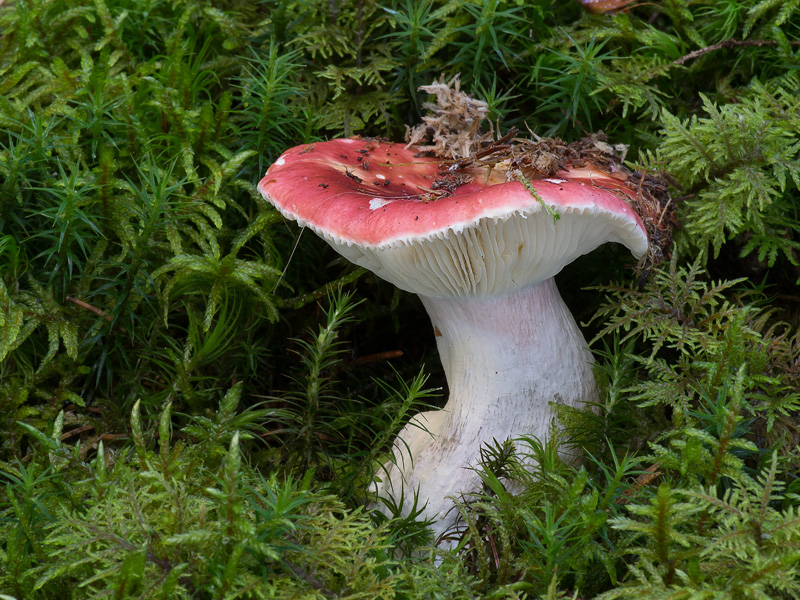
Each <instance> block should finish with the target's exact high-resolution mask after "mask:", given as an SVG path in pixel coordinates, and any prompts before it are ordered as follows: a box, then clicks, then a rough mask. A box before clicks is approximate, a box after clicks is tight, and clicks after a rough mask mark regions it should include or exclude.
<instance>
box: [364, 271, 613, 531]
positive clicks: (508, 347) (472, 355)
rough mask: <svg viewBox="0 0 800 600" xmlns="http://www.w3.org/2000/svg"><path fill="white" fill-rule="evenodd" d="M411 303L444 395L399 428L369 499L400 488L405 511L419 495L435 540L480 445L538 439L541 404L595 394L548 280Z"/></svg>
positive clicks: (544, 410) (468, 486) (469, 481)
mask: <svg viewBox="0 0 800 600" xmlns="http://www.w3.org/2000/svg"><path fill="white" fill-rule="evenodd" d="M420 298H421V299H422V302H423V304H424V305H425V308H426V309H427V311H428V314H429V315H430V318H431V323H432V325H433V327H434V332H435V334H436V336H437V337H436V342H437V345H438V348H439V355H440V357H441V361H442V364H443V366H444V371H445V375H446V377H447V383H448V386H449V388H450V398H449V400H448V402H447V405H446V406H445V407H444V409H443V410H438V411H429V412H425V413H422V414H420V415H418V416H417V417H416V418H415V421H412V423H409V424H408V425H407V426H406V427H405V428H404V429H403V430H402V431H401V433H400V435H399V439H398V440H397V441H396V443H395V454H396V462H395V464H394V465H387V470H388V477H387V474H383V475H382V477H383V481H382V482H381V483H380V484H379V485H378V493H379V494H380V495H382V496H393V497H394V498H395V500H396V501H399V500H400V497H401V491H404V493H405V498H406V504H405V505H406V507H409V506H410V504H411V503H410V502H408V499H409V498H411V497H412V496H413V492H414V491H415V490H418V492H419V505H420V506H421V505H422V504H425V503H426V502H427V508H426V509H425V512H424V516H425V517H427V518H436V523H435V525H434V531H435V532H436V534H437V535H438V534H440V533H442V532H444V531H445V530H446V529H447V528H449V527H450V526H451V525H452V524H453V523H454V522H455V519H456V516H457V515H456V514H455V513H456V511H455V510H451V508H452V507H453V503H452V501H451V500H449V499H448V496H457V495H459V494H460V493H463V492H472V491H475V490H476V489H477V486H478V477H477V476H476V474H475V473H474V472H472V471H471V470H469V468H468V467H469V466H470V465H472V466H475V465H476V464H477V462H478V459H479V456H480V455H479V451H480V448H481V445H482V444H485V443H487V442H492V440H493V439H496V440H497V441H503V440H505V439H507V438H509V437H512V438H513V437H516V436H519V435H529V436H535V437H537V438H539V439H540V440H542V441H544V440H546V439H547V438H548V436H549V434H550V431H551V427H552V423H553V417H554V411H553V409H552V407H551V406H550V403H559V404H566V405H569V406H580V405H583V404H585V403H586V402H591V401H595V400H597V399H598V392H597V386H596V383H595V381H594V377H593V376H592V369H591V365H592V356H591V354H590V352H589V351H588V349H587V348H586V341H585V340H584V337H583V335H582V334H581V332H580V330H579V329H578V326H577V325H576V323H575V320H574V319H573V317H572V315H571V314H570V312H569V309H568V308H567V306H566V305H565V304H564V301H563V300H562V299H561V296H560V295H559V293H558V289H557V288H556V285H555V281H554V280H553V279H552V278H550V279H547V280H545V281H543V282H542V283H539V284H537V285H534V286H531V287H528V288H525V289H523V290H521V291H518V292H516V293H514V294H512V295H509V296H502V297H499V298H489V299H457V298H431V297H426V296H420ZM409 454H410V456H409Z"/></svg>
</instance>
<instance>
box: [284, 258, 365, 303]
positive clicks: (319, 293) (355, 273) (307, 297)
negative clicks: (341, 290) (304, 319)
mask: <svg viewBox="0 0 800 600" xmlns="http://www.w3.org/2000/svg"><path fill="white" fill-rule="evenodd" d="M366 272H367V270H366V269H365V268H364V267H358V268H356V269H353V270H352V271H351V272H350V273H348V274H347V275H344V276H343V277H340V278H339V279H337V280H336V281H332V282H330V283H326V284H325V285H323V286H322V287H321V288H317V289H316V290H314V291H313V292H309V293H308V294H303V295H302V296H297V297H295V298H289V299H288V300H284V301H283V306H284V307H286V308H295V309H296V308H300V307H302V306H305V305H306V304H308V303H309V302H313V301H314V300H319V299H320V298H322V297H323V296H325V295H326V294H330V293H331V292H333V291H334V290H336V288H337V287H341V286H345V285H348V284H350V283H352V282H354V281H355V280H356V279H358V278H359V277H361V276H362V275H363V274H364V273H366Z"/></svg>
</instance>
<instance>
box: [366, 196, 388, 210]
mask: <svg viewBox="0 0 800 600" xmlns="http://www.w3.org/2000/svg"><path fill="white" fill-rule="evenodd" d="M387 204H391V202H390V201H389V200H384V199H383V198H373V199H372V200H370V201H369V207H370V208H371V209H372V210H378V209H379V208H383V207H384V206H386V205H387Z"/></svg>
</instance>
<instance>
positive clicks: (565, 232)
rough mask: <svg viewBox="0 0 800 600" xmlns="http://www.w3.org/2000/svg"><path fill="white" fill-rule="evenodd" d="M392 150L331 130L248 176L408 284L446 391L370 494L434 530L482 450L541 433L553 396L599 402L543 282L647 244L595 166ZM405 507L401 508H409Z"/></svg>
mask: <svg viewBox="0 0 800 600" xmlns="http://www.w3.org/2000/svg"><path fill="white" fill-rule="evenodd" d="M441 162H442V161H441V160H439V159H436V158H434V157H428V156H419V155H417V154H415V153H414V150H413V149H407V148H406V147H405V146H404V145H402V144H392V143H387V142H383V141H375V140H364V139H338V140H333V141H330V142H322V143H316V144H309V145H304V146H298V147H296V148H292V149H290V150H288V151H287V152H285V153H284V154H283V155H281V156H280V158H278V160H277V161H276V162H275V163H274V164H273V165H272V166H271V167H270V168H269V170H268V171H267V174H266V176H265V177H264V178H263V179H262V180H261V182H260V183H259V186H258V189H259V191H260V192H261V194H262V195H263V196H264V198H266V199H267V200H268V201H270V202H271V203H272V204H274V205H275V207H276V208H277V209H278V210H279V211H280V212H281V213H282V214H283V215H284V216H285V217H286V218H288V219H292V220H294V221H297V223H298V224H299V225H300V226H302V227H308V228H309V229H311V230H312V231H314V232H315V233H316V234H317V235H319V236H320V237H322V238H323V239H325V240H326V241H327V242H328V243H329V244H330V245H331V246H333V248H334V249H336V251H338V252H339V253H341V254H342V255H343V256H345V257H346V258H348V259H349V260H351V261H352V262H354V263H356V264H358V265H361V266H363V267H366V268H368V269H370V270H371V271H373V272H374V273H375V274H377V275H378V276H380V277H381V278H383V279H385V280H387V281H389V282H391V283H393V284H394V285H396V286H397V287H399V288H401V289H403V290H406V291H409V292H413V293H415V294H418V295H419V297H420V299H421V300H422V303H423V305H424V306H425V309H426V310H427V312H428V314H429V316H430V319H431V322H432V325H433V331H434V335H435V338H436V343H437V346H438V349H439V355H440V358H441V361H442V364H443V366H444V372H445V375H446V377H447V384H448V386H449V389H450V397H449V399H448V402H447V404H446V406H445V407H444V409H442V410H434V411H428V412H423V413H421V414H419V415H417V416H416V417H414V419H412V421H411V422H410V423H409V424H408V425H406V427H405V428H404V429H403V430H402V431H401V432H400V434H399V440H398V441H397V442H396V444H395V459H396V460H395V461H393V463H391V464H387V465H386V469H385V472H384V473H383V474H382V478H381V479H382V480H381V481H379V482H378V483H377V486H376V489H377V491H378V493H379V494H380V495H382V496H385V497H393V499H394V501H395V502H399V501H400V499H401V497H405V498H409V497H413V492H418V500H419V504H420V505H422V504H424V503H427V504H426V507H425V509H424V512H423V515H424V516H425V517H428V518H431V519H438V520H437V521H436V523H435V525H434V531H435V532H436V533H441V532H443V531H445V530H446V529H447V528H448V527H450V526H451V525H452V524H453V523H454V522H455V516H456V515H455V513H456V511H452V510H450V509H451V508H452V506H453V503H452V500H451V499H450V498H448V497H452V496H454V495H458V494H460V493H465V492H467V493H468V492H471V491H474V490H475V489H476V488H477V485H478V478H477V475H476V474H475V473H474V472H473V471H472V470H470V469H469V468H468V467H469V466H470V465H474V464H475V463H476V462H477V461H478V459H479V458H480V448H481V445H482V444H485V443H487V442H492V441H493V440H498V441H502V440H505V439H508V438H509V437H514V436H519V435H523V434H525V435H530V436H535V437H538V438H540V439H546V438H547V436H548V435H549V434H550V431H551V427H552V421H553V417H554V413H553V409H552V408H551V403H559V404H566V405H568V406H572V407H578V406H581V405H583V404H585V403H587V402H594V401H596V400H598V397H599V396H598V391H597V386H596V383H595V381H594V378H593V376H592V370H591V366H592V355H591V354H590V352H589V351H588V349H587V347H586V342H585V340H584V338H583V336H582V334H581V332H580V330H579V329H578V326H577V325H576V323H575V321H574V319H573V317H572V315H571V314H570V312H569V310H568V308H567V307H566V305H565V304H564V302H563V300H562V299H561V297H560V295H559V293H558V290H557V289H556V285H555V282H554V280H553V276H554V275H556V274H557V273H558V272H559V271H560V270H561V269H562V268H563V267H564V266H565V265H567V264H569V263H570V262H571V261H573V260H574V259H575V258H577V257H578V256H581V255H583V254H586V253H587V252H590V251H591V250H593V249H594V248H596V247H597V246H599V245H600V244H603V243H605V242H609V241H611V242H619V243H621V244H624V245H625V246H627V247H628V249H629V250H630V251H631V252H632V253H633V255H634V256H636V257H640V256H641V255H643V254H644V253H645V252H646V251H647V247H648V238H647V233H646V231H645V228H644V225H643V224H642V221H641V220H640V219H639V217H638V216H637V215H636V213H635V212H634V211H633V210H632V209H631V207H630V206H629V202H630V201H631V200H632V199H633V198H634V197H635V193H634V192H633V191H631V190H630V189H629V188H628V187H627V186H626V185H625V183H624V182H623V181H620V180H619V179H617V178H615V177H614V176H612V175H610V174H608V173H603V172H600V171H598V170H596V169H594V168H592V167H583V168H577V169H570V170H567V171H559V172H558V173H557V174H556V176H554V177H551V178H546V179H537V180H533V181H527V180H525V181H524V183H521V182H519V181H507V180H506V175H505V173H504V172H503V170H502V169H494V170H492V171H491V172H489V173H486V172H485V171H484V170H478V169H474V170H472V171H470V170H468V169H465V170H461V171H459V172H457V173H456V174H450V172H449V171H447V170H446V169H444V170H442V169H441V168H440V165H441ZM409 508H410V507H409V506H406V507H405V509H406V511H407V510H408V509H409Z"/></svg>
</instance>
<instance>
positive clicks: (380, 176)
mask: <svg viewBox="0 0 800 600" xmlns="http://www.w3.org/2000/svg"><path fill="white" fill-rule="evenodd" d="M375 177H377V178H378V179H386V175H381V174H380V173H378V174H377V175H375Z"/></svg>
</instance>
